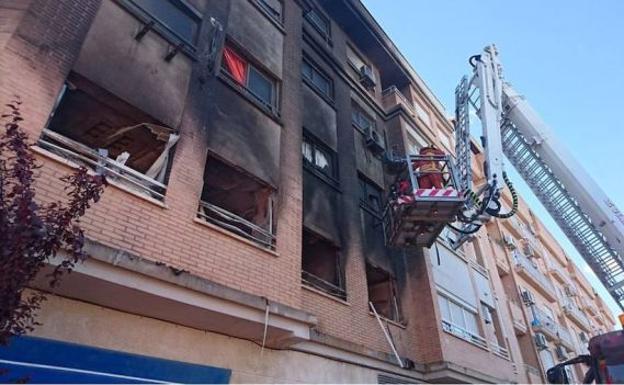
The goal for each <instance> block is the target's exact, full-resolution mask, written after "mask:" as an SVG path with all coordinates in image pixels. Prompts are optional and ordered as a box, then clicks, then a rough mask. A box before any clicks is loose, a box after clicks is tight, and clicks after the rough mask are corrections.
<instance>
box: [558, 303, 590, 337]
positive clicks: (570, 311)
mask: <svg viewBox="0 0 624 385" xmlns="http://www.w3.org/2000/svg"><path fill="white" fill-rule="evenodd" d="M563 312H564V313H565V315H566V316H567V317H568V318H570V320H572V321H573V322H574V323H576V324H577V325H578V326H579V327H581V328H582V329H584V330H586V331H589V330H590V326H591V324H590V322H589V319H588V318H587V316H586V315H585V313H583V311H582V310H581V309H579V308H578V306H576V304H574V303H573V302H567V303H566V304H564V305H563Z"/></svg>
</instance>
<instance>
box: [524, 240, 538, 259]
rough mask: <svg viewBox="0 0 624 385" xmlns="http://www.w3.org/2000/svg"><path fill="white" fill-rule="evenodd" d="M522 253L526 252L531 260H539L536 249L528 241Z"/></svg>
mask: <svg viewBox="0 0 624 385" xmlns="http://www.w3.org/2000/svg"><path fill="white" fill-rule="evenodd" d="M522 251H524V255H526V256H527V257H529V258H537V256H538V255H537V252H536V250H535V248H534V247H533V246H531V245H530V244H529V242H528V241H527V242H525V244H524V247H523V248H522Z"/></svg>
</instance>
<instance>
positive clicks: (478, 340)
mask: <svg viewBox="0 0 624 385" xmlns="http://www.w3.org/2000/svg"><path fill="white" fill-rule="evenodd" d="M442 330H444V331H445V332H447V333H450V334H453V335H454V336H456V337H459V338H461V339H463V340H466V341H468V342H470V343H472V344H474V345H477V346H478V347H480V348H483V349H485V350H488V346H487V341H486V339H485V338H483V337H481V336H480V335H477V334H474V333H472V332H470V331H468V330H466V329H464V328H462V327H461V326H457V325H455V324H452V323H451V322H448V321H446V320H442Z"/></svg>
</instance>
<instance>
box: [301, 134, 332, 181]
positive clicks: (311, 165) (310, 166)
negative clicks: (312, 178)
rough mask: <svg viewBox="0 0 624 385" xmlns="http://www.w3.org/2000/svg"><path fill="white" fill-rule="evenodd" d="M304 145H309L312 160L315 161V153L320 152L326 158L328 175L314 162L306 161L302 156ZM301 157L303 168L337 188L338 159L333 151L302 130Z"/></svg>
mask: <svg viewBox="0 0 624 385" xmlns="http://www.w3.org/2000/svg"><path fill="white" fill-rule="evenodd" d="M304 144H309V145H310V146H311V147H312V159H316V152H317V151H320V152H322V153H324V154H327V156H328V162H329V168H330V171H331V172H330V173H327V172H324V171H323V170H322V169H321V168H320V167H318V166H317V165H316V164H315V162H311V161H309V160H308V159H306V157H305V155H304V154H303V146H304ZM301 157H302V159H303V167H304V168H305V169H307V170H309V171H310V172H312V173H313V174H315V175H317V176H319V177H320V178H322V179H323V180H325V181H327V182H329V183H330V184H332V185H334V186H337V185H338V159H337V157H336V153H335V152H334V150H332V149H331V148H329V146H327V145H326V144H325V143H323V142H322V141H321V140H319V139H317V138H316V137H314V136H313V135H312V134H311V133H309V132H308V131H307V130H305V129H304V131H303V136H302V139H301Z"/></svg>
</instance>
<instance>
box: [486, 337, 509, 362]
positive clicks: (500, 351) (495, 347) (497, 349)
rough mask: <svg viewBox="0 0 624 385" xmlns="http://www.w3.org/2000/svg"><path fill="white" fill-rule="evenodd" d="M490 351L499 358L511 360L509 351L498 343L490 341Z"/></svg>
mask: <svg viewBox="0 0 624 385" xmlns="http://www.w3.org/2000/svg"><path fill="white" fill-rule="evenodd" d="M490 350H491V351H492V353H494V354H496V355H497V356H499V357H501V358H504V359H506V360H510V359H511V356H510V355H509V350H508V349H507V348H505V347H503V346H500V345H499V344H498V342H497V341H490Z"/></svg>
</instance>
